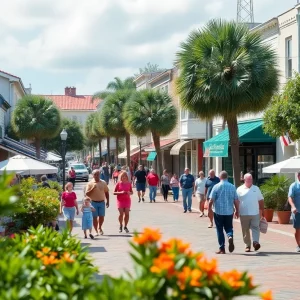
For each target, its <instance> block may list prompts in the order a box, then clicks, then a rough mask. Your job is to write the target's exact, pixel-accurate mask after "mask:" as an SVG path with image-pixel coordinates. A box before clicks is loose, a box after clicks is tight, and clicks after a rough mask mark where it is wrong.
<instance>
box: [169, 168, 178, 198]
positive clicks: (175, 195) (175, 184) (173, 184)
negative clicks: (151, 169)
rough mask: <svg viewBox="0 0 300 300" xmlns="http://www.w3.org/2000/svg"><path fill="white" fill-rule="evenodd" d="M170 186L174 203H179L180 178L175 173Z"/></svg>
mask: <svg viewBox="0 0 300 300" xmlns="http://www.w3.org/2000/svg"><path fill="white" fill-rule="evenodd" d="M170 186H171V188H172V192H173V199H174V202H175V201H178V198H179V178H178V176H177V174H175V173H174V174H173V177H172V178H171V181H170Z"/></svg>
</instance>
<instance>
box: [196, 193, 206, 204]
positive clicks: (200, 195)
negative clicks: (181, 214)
mask: <svg viewBox="0 0 300 300" xmlns="http://www.w3.org/2000/svg"><path fill="white" fill-rule="evenodd" d="M196 198H197V200H198V202H199V203H200V202H203V201H204V200H205V197H204V194H199V193H196Z"/></svg>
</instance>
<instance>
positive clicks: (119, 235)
mask: <svg viewBox="0 0 300 300" xmlns="http://www.w3.org/2000/svg"><path fill="white" fill-rule="evenodd" d="M105 236H109V237H133V235H132V234H106V235H105Z"/></svg>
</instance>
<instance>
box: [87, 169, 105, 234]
mask: <svg viewBox="0 0 300 300" xmlns="http://www.w3.org/2000/svg"><path fill="white" fill-rule="evenodd" d="M92 175H93V179H92V180H91V181H90V182H89V183H88V184H87V185H86V189H85V194H86V196H87V197H89V198H90V199H91V201H92V206H93V207H94V208H95V211H93V224H94V229H95V231H96V235H99V233H98V230H99V231H100V234H101V235H103V234H104V232H103V229H102V226H103V223H104V217H105V206H106V208H108V207H109V193H108V186H107V184H106V182H105V181H104V180H100V170H93V172H92ZM105 199H106V205H105Z"/></svg>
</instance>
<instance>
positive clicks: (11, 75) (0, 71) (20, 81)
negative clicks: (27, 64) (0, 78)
mask: <svg viewBox="0 0 300 300" xmlns="http://www.w3.org/2000/svg"><path fill="white" fill-rule="evenodd" d="M0 73H2V74H4V75H7V76H9V77H14V78H16V79H17V80H16V81H18V82H19V83H20V85H21V88H22V89H23V91H24V94H26V89H25V87H24V84H23V82H22V79H21V78H20V77H18V76H16V75H13V74H10V73H7V72H4V71H3V70H0Z"/></svg>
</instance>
